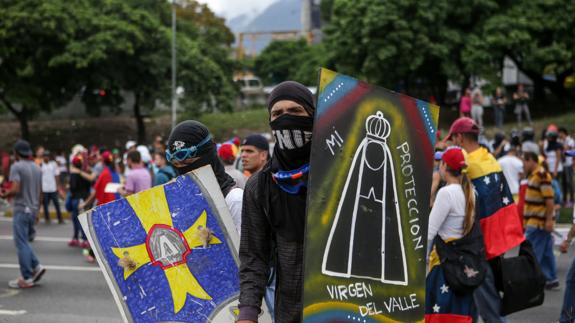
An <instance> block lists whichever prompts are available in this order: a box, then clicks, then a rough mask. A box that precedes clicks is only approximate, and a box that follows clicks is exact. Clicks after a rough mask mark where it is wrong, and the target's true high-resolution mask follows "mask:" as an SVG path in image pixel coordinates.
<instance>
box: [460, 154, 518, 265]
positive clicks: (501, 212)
mask: <svg viewBox="0 0 575 323" xmlns="http://www.w3.org/2000/svg"><path fill="white" fill-rule="evenodd" d="M467 164H468V175H469V177H470V178H471V180H472V182H473V185H474V186H475V191H476V192H477V210H478V216H479V223H480V225H481V231H482V232H483V240H484V242H485V253H486V257H487V259H491V258H494V257H497V256H500V255H502V254H504V253H505V252H506V251H508V250H510V249H512V248H514V247H516V246H518V245H519V244H521V242H523V240H524V239H525V237H524V235H523V225H522V224H521V221H520V219H519V215H518V213H517V205H516V204H515V203H514V201H513V195H512V194H511V191H509V186H508V185H507V182H506V181H505V176H504V175H503V172H502V171H501V166H499V163H497V161H496V160H495V158H494V157H493V155H491V154H490V153H489V152H488V151H487V149H485V148H480V149H478V150H476V151H474V152H472V153H470V154H468V155H467Z"/></svg>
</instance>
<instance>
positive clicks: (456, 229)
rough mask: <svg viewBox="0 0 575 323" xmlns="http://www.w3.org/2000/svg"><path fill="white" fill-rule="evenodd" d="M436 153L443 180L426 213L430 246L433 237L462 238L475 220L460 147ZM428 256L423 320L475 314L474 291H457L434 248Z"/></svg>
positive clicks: (464, 319)
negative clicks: (431, 206)
mask: <svg viewBox="0 0 575 323" xmlns="http://www.w3.org/2000/svg"><path fill="white" fill-rule="evenodd" d="M439 155H440V156H438V157H439V159H440V164H439V174H440V176H441V179H442V180H444V181H445V182H446V184H445V186H443V187H442V188H440V189H439V191H438V192H437V197H436V202H435V203H434V205H433V208H432V209H431V213H430V215H429V230H428V231H427V245H428V248H430V249H431V248H432V247H433V246H434V241H435V239H436V237H437V239H442V240H443V241H445V242H449V241H453V240H457V239H461V238H462V237H464V236H466V235H467V234H469V233H470V232H471V229H472V228H473V225H474V223H475V193H474V191H473V184H471V180H470V179H469V177H468V176H467V165H466V163H465V156H464V155H463V150H462V149H461V148H459V147H449V148H447V150H445V151H444V152H442V153H439ZM428 259H429V272H428V275H427V278H426V299H425V304H426V305H425V307H426V310H425V322H427V323H431V322H447V321H449V322H456V323H460V322H461V323H464V322H471V321H472V319H473V317H474V316H475V315H474V314H475V313H474V312H475V305H474V303H473V293H472V292H469V293H467V294H459V293H456V292H455V291H454V290H453V289H452V288H451V286H449V284H448V283H447V281H446V279H445V275H446V274H445V273H444V271H443V270H442V267H441V266H440V258H439V255H438V252H437V250H436V249H435V248H433V250H432V251H431V254H430V255H429V258H428Z"/></svg>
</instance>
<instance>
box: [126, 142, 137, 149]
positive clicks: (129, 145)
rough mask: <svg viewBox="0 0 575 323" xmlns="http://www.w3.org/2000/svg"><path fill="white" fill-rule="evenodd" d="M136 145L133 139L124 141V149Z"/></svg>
mask: <svg viewBox="0 0 575 323" xmlns="http://www.w3.org/2000/svg"><path fill="white" fill-rule="evenodd" d="M135 145H136V142H135V141H133V140H128V142H126V150H128V149H130V148H132V147H134V146H135Z"/></svg>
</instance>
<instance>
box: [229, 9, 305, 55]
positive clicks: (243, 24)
mask: <svg viewBox="0 0 575 323" xmlns="http://www.w3.org/2000/svg"><path fill="white" fill-rule="evenodd" d="M301 5H302V1H301V0H278V1H276V2H274V3H272V4H271V5H270V6H269V7H267V8H266V9H265V10H264V11H262V12H261V13H259V14H256V15H253V16H250V15H248V14H242V15H240V16H237V17H234V18H231V19H228V20H227V21H226V25H227V26H228V27H229V28H230V29H231V30H232V31H233V32H234V33H236V34H237V33H239V32H245V31H287V30H301V28H302V27H301ZM270 41H271V37H263V36H262V37H260V38H258V40H257V41H256V44H255V49H256V51H257V52H258V53H259V52H260V51H261V50H262V49H264V48H265V47H266V46H267V45H268V44H269V43H270ZM244 45H245V47H246V49H248V50H251V49H252V48H253V44H252V43H251V42H250V40H249V39H246V40H245V41H244Z"/></svg>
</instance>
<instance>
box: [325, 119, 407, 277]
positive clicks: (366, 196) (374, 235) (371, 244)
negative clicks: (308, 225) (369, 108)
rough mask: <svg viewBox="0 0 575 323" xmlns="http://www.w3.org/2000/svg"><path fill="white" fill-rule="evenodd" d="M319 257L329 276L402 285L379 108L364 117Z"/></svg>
mask: <svg viewBox="0 0 575 323" xmlns="http://www.w3.org/2000/svg"><path fill="white" fill-rule="evenodd" d="M365 127H366V136H365V138H364V139H363V140H362V142H361V144H360V145H359V147H358V149H357V150H356V152H355V156H354V158H353V162H352V164H351V167H350V169H349V172H348V175H347V180H346V183H345V185H344V188H343V192H342V194H341V198H340V201H339V205H338V208H337V213H336V215H335V220H334V222H333V224H332V227H331V232H330V234H329V238H328V241H327V246H326V249H325V253H324V256H323V265H322V272H323V273H324V274H325V275H328V276H337V277H346V278H350V277H355V278H366V279H372V280H377V281H381V282H383V283H388V284H395V285H407V262H406V256H405V247H404V243H403V232H402V228H401V214H400V208H399V204H398V194H397V185H396V184H397V183H396V179H395V173H394V167H393V160H392V157H391V152H390V150H389V147H388V146H387V142H386V141H387V138H388V137H389V135H390V133H391V127H390V124H389V121H387V120H386V119H385V118H384V116H383V113H382V112H381V111H378V112H377V113H376V114H374V115H371V116H369V117H368V118H367V119H366V121H365Z"/></svg>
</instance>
